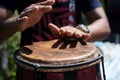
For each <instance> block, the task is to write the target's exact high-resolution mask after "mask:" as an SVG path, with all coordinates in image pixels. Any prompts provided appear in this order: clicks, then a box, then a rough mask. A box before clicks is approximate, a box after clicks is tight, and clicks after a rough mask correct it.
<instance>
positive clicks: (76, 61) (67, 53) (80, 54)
mask: <svg viewBox="0 0 120 80" xmlns="http://www.w3.org/2000/svg"><path fill="white" fill-rule="evenodd" d="M99 57H101V51H100V50H99V49H98V48H96V47H95V46H93V44H92V43H87V45H82V44H81V43H80V42H79V41H65V42H63V41H60V40H51V41H44V42H36V43H33V44H32V45H26V46H24V47H22V48H21V49H19V50H18V51H17V52H16V53H15V60H16V62H17V64H22V65H24V66H30V65H31V66H32V65H33V66H35V65H36V67H40V70H42V71H54V72H55V71H61V70H65V71H66V70H68V69H67V68H68V67H69V70H73V69H74V68H75V69H78V68H81V67H80V66H81V65H82V66H84V67H86V66H85V65H87V67H88V66H91V65H94V64H96V61H98V60H99V59H100V58H99ZM92 63H94V64H92ZM73 67H74V68H73ZM82 68H83V67H82ZM52 69H53V70H52Z"/></svg>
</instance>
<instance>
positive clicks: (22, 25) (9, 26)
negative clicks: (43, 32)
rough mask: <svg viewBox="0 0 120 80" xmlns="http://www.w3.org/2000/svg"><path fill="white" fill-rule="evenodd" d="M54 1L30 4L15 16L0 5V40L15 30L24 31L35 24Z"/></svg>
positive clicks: (49, 9)
mask: <svg viewBox="0 0 120 80" xmlns="http://www.w3.org/2000/svg"><path fill="white" fill-rule="evenodd" d="M54 3H55V0H46V1H44V2H40V3H36V4H32V5H30V6H28V7H27V8H25V9H24V10H23V11H22V12H21V14H19V15H18V16H15V17H13V16H12V12H11V11H9V10H8V9H6V8H5V7H3V6H0V42H1V41H3V40H5V39H7V38H9V37H10V36H12V35H13V34H14V33H15V32H17V31H24V30H25V29H27V28H29V27H32V26H33V25H35V24H36V23H37V22H39V20H40V19H41V17H42V15H43V14H44V13H46V12H49V11H51V9H52V5H53V4H54Z"/></svg>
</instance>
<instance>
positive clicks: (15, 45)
mask: <svg viewBox="0 0 120 80" xmlns="http://www.w3.org/2000/svg"><path fill="white" fill-rule="evenodd" d="M19 43H20V32H17V33H16V34H14V35H13V36H12V37H11V38H9V39H8V40H6V44H7V53H8V59H9V63H8V70H9V74H10V76H11V78H12V80H15V75H16V64H15V62H14V58H13V54H14V52H15V51H16V50H17V49H19ZM0 80H4V79H3V77H2V75H0Z"/></svg>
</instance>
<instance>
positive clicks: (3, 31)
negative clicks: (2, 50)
mask: <svg viewBox="0 0 120 80" xmlns="http://www.w3.org/2000/svg"><path fill="white" fill-rule="evenodd" d="M17 31H18V29H17V25H16V17H11V18H8V19H6V20H3V19H1V20H0V42H1V41H3V40H5V39H7V38H9V37H11V36H12V35H13V34H14V33H16V32H17Z"/></svg>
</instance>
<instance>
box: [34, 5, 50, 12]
mask: <svg viewBox="0 0 120 80" xmlns="http://www.w3.org/2000/svg"><path fill="white" fill-rule="evenodd" d="M36 8H39V11H40V13H45V12H49V11H51V10H52V6H36Z"/></svg>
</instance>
